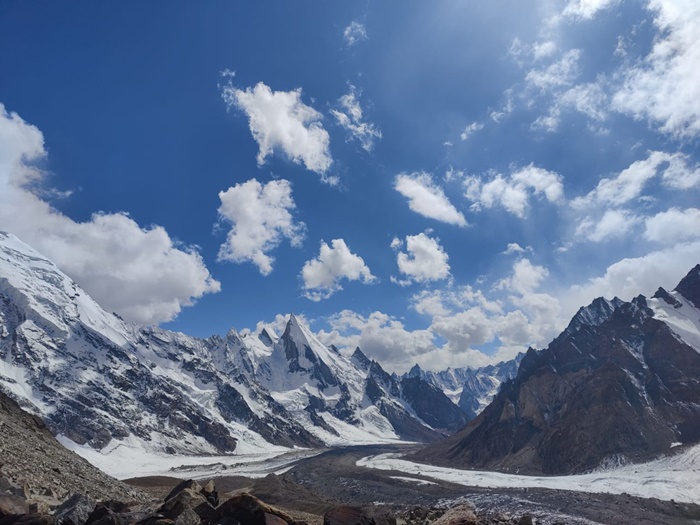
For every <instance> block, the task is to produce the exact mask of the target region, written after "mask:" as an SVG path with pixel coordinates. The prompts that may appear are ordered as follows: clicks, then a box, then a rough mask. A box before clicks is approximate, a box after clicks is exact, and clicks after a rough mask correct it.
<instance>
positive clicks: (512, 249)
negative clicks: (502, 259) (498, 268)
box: [501, 242, 532, 255]
mask: <svg viewBox="0 0 700 525" xmlns="http://www.w3.org/2000/svg"><path fill="white" fill-rule="evenodd" d="M525 250H527V251H532V247H530V246H528V247H527V248H523V247H522V246H520V245H519V244H518V243H517V242H509V243H508V246H507V247H506V249H505V251H503V252H501V253H502V254H503V255H512V254H514V253H523V252H525Z"/></svg>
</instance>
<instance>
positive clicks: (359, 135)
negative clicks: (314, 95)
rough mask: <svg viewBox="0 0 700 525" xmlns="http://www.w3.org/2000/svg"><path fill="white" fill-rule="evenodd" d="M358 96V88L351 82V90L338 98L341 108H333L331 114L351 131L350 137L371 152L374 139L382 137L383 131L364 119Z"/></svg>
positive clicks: (344, 127)
mask: <svg viewBox="0 0 700 525" xmlns="http://www.w3.org/2000/svg"><path fill="white" fill-rule="evenodd" d="M358 96H359V95H358V93H357V89H356V88H355V86H353V85H352V84H350V92H349V93H347V94H346V95H343V96H342V97H340V100H338V103H339V104H340V109H332V110H331V114H332V115H333V116H334V117H335V119H336V120H337V121H338V124H340V125H341V126H342V127H343V129H345V131H347V132H348V133H349V137H350V138H352V139H354V140H357V141H358V142H359V143H360V145H361V146H362V149H364V150H365V151H367V152H370V151H372V149H373V148H374V141H375V140H377V139H381V138H382V132H381V131H380V130H379V128H377V126H375V125H374V124H371V123H369V122H365V121H363V117H362V107H361V106H360V102H359V100H357V97H358Z"/></svg>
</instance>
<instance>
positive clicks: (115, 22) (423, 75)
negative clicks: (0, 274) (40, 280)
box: [0, 0, 700, 371]
mask: <svg viewBox="0 0 700 525" xmlns="http://www.w3.org/2000/svg"><path fill="white" fill-rule="evenodd" d="M699 32H700V8H699V7H698V6H697V4H696V2H694V1H692V0H648V1H645V2H638V1H625V0H619V1H618V0H570V1H569V0H562V1H553V0H530V1H519V2H515V1H509V2H506V1H497V2H488V3H485V2H458V1H442V0H441V1H435V2H429V3H427V2H400V3H399V2H382V3H380V2H310V1H307V2H294V3H292V2H282V1H278V2H270V3H266V4H265V5H264V6H261V5H258V4H256V3H247V4H245V5H241V3H234V2H209V3H206V5H205V6H204V7H202V6H201V5H197V4H193V3H190V2H165V1H163V2H159V1H153V2H113V3H107V2H100V3H94V2H70V3H63V2H21V1H16V0H10V1H5V2H2V3H0V50H2V53H0V71H1V72H2V73H1V74H0V104H2V107H1V108H0V229H3V230H7V231H10V232H12V233H15V234H17V235H18V236H19V237H20V238H22V239H24V240H25V241H27V242H28V243H30V244H32V245H34V246H35V247H36V248H38V249H39V250H40V251H43V252H44V253H45V254H47V255H48V256H49V257H50V258H52V259H53V260H54V261H55V262H56V263H57V264H58V265H59V266H60V267H61V268H62V269H63V270H64V271H66V272H67V273H68V274H69V275H71V277H73V278H74V279H75V280H76V281H77V282H78V283H79V284H80V285H82V286H83V287H84V288H85V289H86V290H87V291H88V293H90V294H91V295H93V296H94V297H95V298H96V299H97V300H98V302H100V303H101V304H102V305H103V306H104V307H105V308H106V309H108V310H112V311H116V312H118V313H119V314H120V315H122V316H124V317H125V318H128V319H130V320H133V321H136V322H139V323H144V324H161V325H162V326H165V327H167V328H171V329H176V330H181V331H183V332H186V333H189V334H192V335H198V336H207V335H211V334H215V333H218V334H222V333H225V332H226V331H227V330H228V329H229V328H230V327H236V328H237V329H239V330H240V329H244V328H248V329H253V330H255V329H256V327H257V328H258V329H259V327H260V326H262V324H261V323H270V324H272V325H273V326H275V327H277V328H278V329H279V327H280V323H281V322H283V315H284V314H285V313H287V312H290V311H293V312H295V313H296V314H300V315H301V316H303V317H304V318H305V319H306V320H307V322H309V323H310V324H311V326H312V328H313V329H314V330H315V331H317V332H319V334H320V337H321V338H322V339H323V340H324V341H326V342H327V343H329V344H330V343H334V344H336V345H338V346H342V347H348V348H353V347H354V346H355V345H357V344H359V345H360V346H362V348H363V350H365V352H366V353H368V355H371V356H373V357H376V358H378V359H379V360H380V361H381V362H382V363H384V364H386V365H387V367H388V368H389V369H395V370H398V371H401V370H405V369H406V368H408V367H409V366H410V365H411V364H412V363H414V362H418V363H420V364H421V365H422V366H425V367H426V368H433V369H439V368H444V367H447V366H460V365H466V364H472V365H480V364H484V363H487V362H489V361H491V360H494V359H500V358H507V357H510V356H512V355H514V354H515V353H516V352H517V351H520V350H522V349H524V348H527V346H528V345H530V344H531V345H534V346H538V347H543V346H545V345H546V344H547V343H548V342H549V340H551V338H552V337H554V336H555V335H557V333H558V331H560V330H561V329H562V328H563V327H564V326H565V324H566V322H567V320H568V319H569V318H570V316H571V315H572V314H573V313H574V312H575V311H576V309H577V308H578V306H580V305H582V304H586V303H588V302H589V301H590V300H592V299H593V298H594V297H596V296H600V295H604V296H606V297H612V296H614V295H619V296H620V297H622V298H623V299H629V298H631V297H632V296H633V295H636V294H637V293H640V292H641V293H646V294H650V293H653V291H654V290H655V289H656V287H657V286H659V285H663V286H666V287H672V286H673V285H675V283H676V282H677V281H678V280H679V279H680V277H682V275H684V274H685V273H686V272H687V271H688V270H689V269H690V268H691V267H692V266H693V265H694V264H696V263H698V262H700V210H698V207H699V206H698V204H699V203H700V168H699V165H698V163H699V162H700V155H699V154H698V135H699V134H700V102H698V101H700V73H698V70H697V67H696V65H697V63H698V60H699V59H700V49H699V45H698V42H697V34H698V33H699Z"/></svg>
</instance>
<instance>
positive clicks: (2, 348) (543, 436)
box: [0, 232, 700, 474]
mask: <svg viewBox="0 0 700 525" xmlns="http://www.w3.org/2000/svg"><path fill="white" fill-rule="evenodd" d="M0 391H2V392H4V393H5V394H7V395H9V396H10V397H11V398H12V399H14V400H15V401H17V402H18V403H19V404H20V405H21V406H22V407H23V408H24V409H26V410H28V411H29V412H31V413H33V414H35V415H38V416H40V417H41V418H42V419H43V421H45V423H46V425H47V427H48V428H49V429H50V430H51V432H52V433H53V434H54V435H56V436H57V437H58V439H59V441H61V442H62V443H63V444H64V445H66V446H67V447H69V448H71V449H73V450H78V451H80V450H81V449H86V448H88V449H93V450H96V451H101V452H102V454H110V452H112V451H115V450H117V449H122V450H124V449H139V450H141V451H145V452H147V453H170V454H229V453H234V452H235V453H243V454H245V453H252V452H276V451H284V450H287V449H288V448H289V447H307V448H316V447H324V446H337V445H351V444H366V443H387V442H401V441H411V442H426V443H432V444H429V445H428V446H427V447H426V448H425V449H423V450H422V451H420V452H418V453H416V454H415V455H414V456H413V459H415V460H418V461H424V462H430V463H436V464H441V465H449V466H451V467H468V468H486V469H493V470H502V471H511V472H512V471H516V472H520V473H545V474H566V473H574V472H583V471H590V470H593V469H596V468H605V467H606V466H608V465H613V464H620V463H626V462H635V461H641V460H645V459H648V458H651V457H655V456H658V455H659V454H661V453H664V452H667V451H669V450H671V449H673V448H674V447H677V446H679V445H684V444H690V443H696V442H698V441H700V265H698V266H696V267H695V268H694V269H693V270H691V272H690V273H689V274H688V275H687V276H686V277H685V278H684V279H683V280H682V281H681V282H680V283H679V284H678V286H677V287H676V288H675V289H674V290H673V291H671V292H668V291H666V290H664V289H662V288H659V290H658V291H657V292H656V293H655V294H654V296H653V297H651V298H646V297H644V296H641V295H640V296H638V297H636V298H634V299H633V300H631V301H622V300H620V299H618V298H614V299H612V300H606V299H603V298H598V299H596V300H594V301H593V302H592V303H591V304H590V305H589V306H587V307H583V308H581V309H580V310H579V311H578V313H577V314H576V315H575V316H574V317H573V318H572V320H571V322H570V323H569V325H568V327H567V328H566V329H565V330H564V331H563V332H562V333H561V334H560V335H559V336H558V337H557V338H556V339H554V340H553V341H552V342H551V343H550V345H549V346H548V347H547V348H545V349H543V350H535V349H533V348H530V349H528V351H527V353H525V354H520V355H518V356H517V357H516V358H515V359H513V360H511V361H507V362H502V363H498V364H495V365H491V366H487V367H482V368H478V369H473V368H455V369H447V370H443V371H440V372H432V371H425V370H422V369H421V368H420V367H419V366H418V365H416V366H414V367H413V368H412V369H411V370H410V371H409V372H408V373H406V374H404V375H397V374H395V373H389V372H387V371H386V370H384V368H383V367H382V366H381V364H380V363H378V362H377V361H375V360H373V359H370V358H369V357H368V356H367V355H365V354H364V353H363V352H362V350H361V349H359V348H356V349H355V350H354V352H352V353H345V352H341V351H339V350H338V349H337V348H335V347H334V346H326V345H324V344H323V343H322V342H321V341H320V340H319V339H318V337H316V335H315V334H314V333H313V332H312V331H311V330H310V329H309V328H308V327H307V326H305V325H304V324H303V323H301V322H300V321H299V319H298V318H297V317H296V316H295V315H293V314H291V315H290V316H289V318H288V321H287V323H286V326H285V328H284V330H283V332H282V334H281V335H278V334H275V333H273V331H272V330H271V329H269V328H265V329H263V330H261V331H260V332H259V333H254V332H250V331H243V332H238V331H236V330H235V329H231V330H230V331H229V332H228V333H227V334H226V336H223V337H221V336H212V337H209V338H205V339H201V338H196V337H190V336H187V335H185V334H182V333H177V332H171V331H168V330H164V329H161V328H158V327H143V326H138V325H135V324H132V323H128V322H125V321H124V320H123V319H121V318H120V317H119V316H118V315H116V314H113V313H108V312H106V311H104V310H103V309H102V308H101V307H100V306H99V305H98V304H97V303H96V302H95V301H93V300H92V299H91V298H90V297H89V296H88V295H87V294H86V293H85V292H84V291H83V290H82V289H81V288H80V287H79V286H78V285H77V284H76V283H75V282H74V281H73V280H71V279H70V278H69V277H68V276H67V275H65V274H64V273H63V272H61V270H60V269H59V268H58V267H57V266H56V265H55V264H54V263H52V262H51V261H50V260H48V259H47V258H46V257H44V256H43V255H41V254H40V253H39V252H37V251H36V250H34V249H33V248H31V247H30V246H28V245H26V244H25V243H23V242H22V241H21V240H19V239H18V238H17V237H15V236H13V235H11V234H7V233H1V232H0Z"/></svg>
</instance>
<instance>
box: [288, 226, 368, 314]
mask: <svg viewBox="0 0 700 525" xmlns="http://www.w3.org/2000/svg"><path fill="white" fill-rule="evenodd" d="M331 245H332V247H330V246H328V245H327V244H326V243H325V242H323V241H321V250H320V253H319V255H318V257H316V258H315V259H311V260H310V261H306V263H305V264H304V268H303V269H302V271H301V276H302V279H303V280H304V289H305V290H306V291H305V293H304V295H305V296H306V297H307V298H308V299H311V300H312V301H320V300H321V299H327V298H328V297H330V296H331V295H333V294H334V293H335V292H337V291H339V290H342V289H343V287H342V286H341V285H340V281H341V280H342V279H347V280H348V281H362V282H363V283H365V284H368V283H372V282H374V281H376V277H374V276H373V275H372V272H370V270H369V268H368V267H367V265H366V264H365V261H364V260H363V259H362V257H360V256H358V255H355V254H354V253H352V252H351V251H350V249H349V248H348V246H347V245H346V244H345V241H344V240H343V239H333V240H332V241H331Z"/></svg>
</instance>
